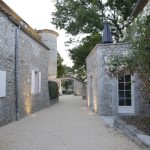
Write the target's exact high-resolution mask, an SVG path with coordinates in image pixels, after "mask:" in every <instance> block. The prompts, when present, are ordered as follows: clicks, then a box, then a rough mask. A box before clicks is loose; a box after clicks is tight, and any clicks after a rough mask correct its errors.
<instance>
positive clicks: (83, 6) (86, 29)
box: [52, 0, 137, 81]
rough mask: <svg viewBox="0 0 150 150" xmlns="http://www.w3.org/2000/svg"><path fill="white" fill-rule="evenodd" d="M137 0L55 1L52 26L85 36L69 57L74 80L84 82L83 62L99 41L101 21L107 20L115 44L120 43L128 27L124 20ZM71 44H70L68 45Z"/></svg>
mask: <svg viewBox="0 0 150 150" xmlns="http://www.w3.org/2000/svg"><path fill="white" fill-rule="evenodd" d="M135 2H137V0H115V1H114V0H107V2H106V3H104V2H103V0H99V1H97V0H64V2H57V4H56V12H54V13H53V16H54V17H53V21H52V23H53V24H54V25H56V27H57V28H60V29H65V30H66V31H67V33H70V34H71V35H78V34H79V33H84V34H88V36H87V37H86V38H83V40H82V41H81V42H80V43H79V44H78V45H79V46H76V47H74V48H73V49H70V50H69V52H70V57H71V59H72V60H73V62H74V66H73V69H74V72H75V77H77V78H78V79H80V80H82V81H84V80H85V79H86V74H85V68H86V62H85V59H86V57H87V56H88V55H89V53H90V52H91V50H92V49H93V48H94V47H95V45H96V44H97V43H99V42H101V33H102V29H103V22H104V21H105V20H107V21H109V22H110V24H111V31H112V34H113V37H114V39H115V41H121V40H122V37H123V31H124V30H125V29H126V26H127V18H128V17H129V15H130V14H131V11H132V5H133V4H134V3H135ZM70 44H72V42H70Z"/></svg>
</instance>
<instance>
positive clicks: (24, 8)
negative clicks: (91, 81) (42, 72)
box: [3, 0, 73, 66]
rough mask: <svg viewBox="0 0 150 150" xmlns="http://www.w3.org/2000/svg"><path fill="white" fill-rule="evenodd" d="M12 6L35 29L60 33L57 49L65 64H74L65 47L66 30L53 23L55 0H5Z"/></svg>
mask: <svg viewBox="0 0 150 150" xmlns="http://www.w3.org/2000/svg"><path fill="white" fill-rule="evenodd" d="M3 1H4V2H5V3H6V4H7V5H9V6H10V8H12V9H13V10H14V11H15V12H16V13H17V14H18V15H19V16H20V17H21V18H22V19H23V20H24V21H25V22H27V23H28V24H29V25H30V26H31V27H32V28H33V29H37V30H40V29H51V30H54V31H57V32H58V33H59V37H58V41H57V49H58V52H59V53H60V55H61V57H63V59H64V64H66V65H67V66H72V65H73V63H72V61H71V60H70V58H69V56H68V52H67V51H66V50H67V48H66V47H65V43H64V42H65V41H66V40H67V38H66V37H65V31H64V30H57V29H56V28H55V26H54V25H52V24H51V19H52V15H51V13H52V12H53V11H54V10H55V6H54V1H55V0H3Z"/></svg>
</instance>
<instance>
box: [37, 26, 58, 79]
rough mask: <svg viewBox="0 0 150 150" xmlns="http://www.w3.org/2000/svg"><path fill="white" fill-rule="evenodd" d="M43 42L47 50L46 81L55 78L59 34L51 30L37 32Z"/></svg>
mask: <svg viewBox="0 0 150 150" xmlns="http://www.w3.org/2000/svg"><path fill="white" fill-rule="evenodd" d="M38 33H39V35H40V36H41V40H42V42H44V43H45V44H46V45H47V46H48V47H49V48H50V51H49V60H48V79H49V80H53V79H56V77H57V37H58V36H59V34H58V33H57V32H55V31H53V30H49V29H43V30H39V31H38Z"/></svg>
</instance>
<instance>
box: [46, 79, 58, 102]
mask: <svg viewBox="0 0 150 150" xmlns="http://www.w3.org/2000/svg"><path fill="white" fill-rule="evenodd" d="M48 89H49V95H50V100H53V99H58V96H59V88H58V84H57V82H55V81H48Z"/></svg>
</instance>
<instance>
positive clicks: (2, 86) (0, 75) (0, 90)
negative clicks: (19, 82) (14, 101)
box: [0, 70, 6, 97]
mask: <svg viewBox="0 0 150 150" xmlns="http://www.w3.org/2000/svg"><path fill="white" fill-rule="evenodd" d="M5 96H6V71H1V70H0V97H5Z"/></svg>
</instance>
